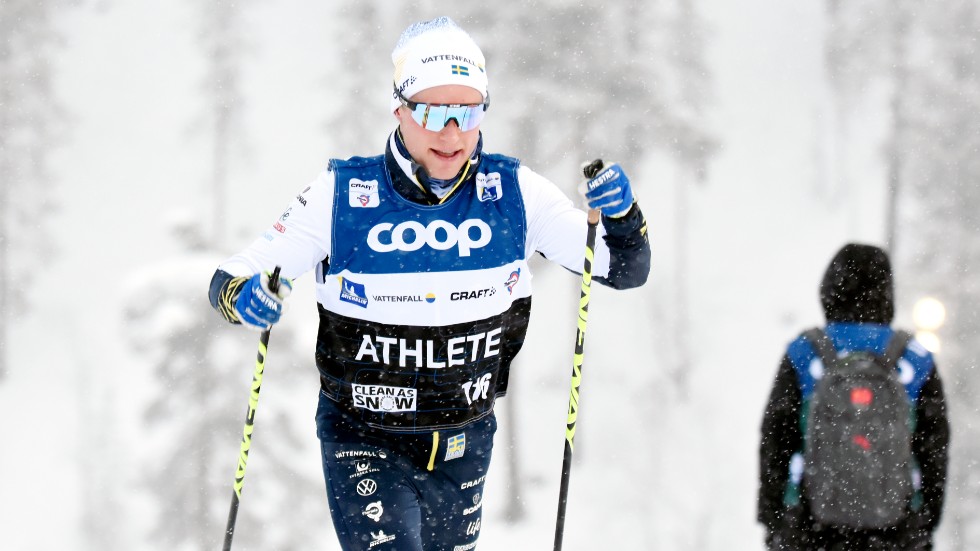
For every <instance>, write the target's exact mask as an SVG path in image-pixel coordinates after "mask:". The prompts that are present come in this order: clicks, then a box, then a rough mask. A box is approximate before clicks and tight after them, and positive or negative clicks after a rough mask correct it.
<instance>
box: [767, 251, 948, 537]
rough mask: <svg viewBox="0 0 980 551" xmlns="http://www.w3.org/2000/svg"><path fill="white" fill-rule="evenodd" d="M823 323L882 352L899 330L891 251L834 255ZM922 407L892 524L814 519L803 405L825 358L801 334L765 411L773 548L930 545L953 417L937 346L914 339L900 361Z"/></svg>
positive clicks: (839, 339)
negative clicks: (907, 483) (908, 494)
mask: <svg viewBox="0 0 980 551" xmlns="http://www.w3.org/2000/svg"><path fill="white" fill-rule="evenodd" d="M820 300H821V303H822V305H823V309H824V313H825V315H826V320H827V325H826V328H825V332H826V334H827V336H828V337H830V340H831V341H832V342H833V344H834V346H835V348H836V349H837V350H848V351H859V350H867V351H871V352H874V353H876V354H882V353H883V352H884V350H885V347H886V345H887V343H888V341H889V339H890V338H891V336H892V334H893V333H894V331H893V330H892V329H891V327H890V324H891V322H892V318H893V316H894V291H893V283H892V270H891V264H890V262H889V259H888V256H887V254H886V253H885V252H884V251H883V250H881V249H879V248H877V247H873V246H870V245H860V244H848V245H846V246H844V247H843V248H842V249H841V250H840V251H839V252H838V253H837V255H836V256H835V257H834V258H833V260H832V261H831V263H830V265H829V266H828V268H827V271H826V273H825V274H824V277H823V281H822V283H821V286H820ZM897 367H898V369H899V372H900V374H901V376H900V379H901V382H902V383H903V384H904V385H905V389H906V391H907V392H908V395H909V399H910V401H911V403H912V406H913V409H914V413H915V417H914V418H915V424H914V430H913V432H912V454H913V457H914V469H913V475H912V487H913V488H914V492H913V494H912V498H911V499H910V500H909V505H908V509H907V510H908V512H907V514H906V516H905V518H904V519H903V520H901V521H900V522H899V523H898V524H896V525H895V526H892V527H888V528H881V529H864V530H857V529H853V528H846V527H839V526H826V525H822V524H820V523H819V522H817V521H816V520H815V519H814V516H813V514H812V511H811V509H810V499H809V497H808V496H807V488H806V483H805V481H804V480H803V474H804V467H803V465H804V456H803V453H804V431H803V428H802V425H801V419H802V417H801V416H802V415H803V414H804V411H803V409H804V408H805V407H806V406H805V404H808V403H809V398H810V396H811V395H812V393H813V390H814V387H815V384H816V382H817V381H819V379H820V375H821V373H822V363H821V362H820V361H819V359H818V356H817V352H816V351H815V350H814V347H813V346H812V345H811V343H810V342H809V341H808V340H807V339H806V338H805V337H803V336H802V335H801V336H800V337H798V338H797V339H795V340H794V341H793V342H792V343H790V345H789V346H788V348H787V350H786V354H785V355H784V356H783V358H782V362H781V363H780V366H779V370H778V373H777V375H776V380H775V383H774V384H773V388H772V392H771V395H770V397H769V402H768V404H767V406H766V410H765V414H764V417H763V420H762V438H761V443H760V446H759V496H758V521H759V522H760V523H762V524H763V526H764V527H765V529H766V545H767V548H768V549H770V550H814V551H816V550H827V551H830V550H861V551H865V550H876V549H882V550H897V549H900V550H921V549H926V550H928V549H932V533H933V532H934V531H935V529H936V527H937V526H938V525H939V521H940V517H941V514H942V508H943V497H944V491H945V484H946V469H947V462H948V455H947V449H948V445H949V425H948V420H947V416H946V404H945V397H944V394H943V387H942V382H941V380H940V376H939V372H938V371H937V370H936V367H935V363H934V361H933V357H932V355H931V354H930V353H929V352H928V351H927V350H926V349H925V348H924V347H922V345H921V344H919V343H918V342H917V341H915V340H912V341H911V342H910V343H909V345H908V347H907V348H906V349H905V351H904V353H903V355H902V358H901V359H900V360H899V362H898V366H897Z"/></svg>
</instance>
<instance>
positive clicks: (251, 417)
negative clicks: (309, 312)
mask: <svg viewBox="0 0 980 551" xmlns="http://www.w3.org/2000/svg"><path fill="white" fill-rule="evenodd" d="M279 270H280V267H279V266H276V269H275V270H273V271H272V275H271V276H270V277H269V289H270V290H271V291H272V292H273V293H275V292H278V291H279ZM271 331H272V329H271V328H269V329H266V330H265V331H263V332H262V335H261V336H260V337H259V351H258V354H257V355H256V357H255V372H254V373H252V390H251V392H250V393H249V396H248V412H247V413H246V414H245V428H244V429H243V430H242V443H241V446H240V447H239V451H238V468H237V469H236V470H235V485H234V492H233V493H232V495H231V510H230V511H229V512H228V524H227V526H226V527H225V543H224V546H223V547H222V550H223V551H231V539H232V537H233V536H234V535H235V522H236V521H237V519H238V504H239V502H240V501H241V499H242V486H244V484H245V464H246V463H247V462H248V451H249V449H251V447H252V427H253V425H254V424H255V411H256V409H258V407H259V391H260V390H261V389H262V375H263V374H264V373H265V354H266V350H267V349H268V347H269V334H270V332H271Z"/></svg>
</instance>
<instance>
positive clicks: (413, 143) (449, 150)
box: [395, 84, 483, 180]
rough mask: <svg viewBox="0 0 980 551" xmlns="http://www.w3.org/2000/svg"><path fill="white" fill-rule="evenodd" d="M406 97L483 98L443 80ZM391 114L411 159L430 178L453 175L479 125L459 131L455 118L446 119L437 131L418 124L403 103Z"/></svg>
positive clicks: (419, 99)
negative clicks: (396, 120) (442, 82)
mask: <svg viewBox="0 0 980 551" xmlns="http://www.w3.org/2000/svg"><path fill="white" fill-rule="evenodd" d="M409 99H410V100H412V101H413V102H417V103H432V104H443V105H445V104H477V103H482V102H483V95H482V94H480V92H479V91H478V90H476V89H474V88H470V87H469V86H462V85H460V84H445V85H442V86H434V87H432V88H427V89H425V90H422V91H421V92H419V93H417V94H415V95H414V96H413V97H411V98H409ZM395 118H397V119H398V123H399V125H400V127H401V132H402V138H404V139H405V147H407V148H408V152H409V154H411V155H412V159H414V160H415V162H417V163H419V164H420V165H422V166H423V167H424V168H425V171H426V172H427V173H428V174H429V176H430V177H432V178H437V179H440V180H446V179H449V178H452V177H454V176H456V174H458V173H459V171H460V169H462V168H463V165H464V164H465V163H466V161H467V160H468V159H469V158H470V154H472V153H473V150H474V149H476V143H477V142H478V141H479V140H480V127H479V126H477V127H475V128H473V129H471V130H468V131H466V132H463V131H462V130H460V129H459V125H458V124H457V123H456V120H451V121H449V123H448V124H446V126H445V127H444V128H442V129H441V130H439V131H438V132H433V131H432V130H427V129H425V128H422V127H421V126H419V123H417V122H415V119H413V118H412V113H411V111H409V110H408V108H407V107H405V106H402V107H399V108H398V109H397V110H396V111H395Z"/></svg>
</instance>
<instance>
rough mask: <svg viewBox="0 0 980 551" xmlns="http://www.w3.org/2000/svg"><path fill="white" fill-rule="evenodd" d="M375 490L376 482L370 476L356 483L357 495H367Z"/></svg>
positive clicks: (376, 488) (376, 489)
mask: <svg viewBox="0 0 980 551" xmlns="http://www.w3.org/2000/svg"><path fill="white" fill-rule="evenodd" d="M376 491H378V483H377V482H375V481H373V480H371V479H370V478H365V479H364V480H362V481H360V482H358V483H357V495H359V496H363V497H367V496H369V495H371V494H373V493H374V492H376Z"/></svg>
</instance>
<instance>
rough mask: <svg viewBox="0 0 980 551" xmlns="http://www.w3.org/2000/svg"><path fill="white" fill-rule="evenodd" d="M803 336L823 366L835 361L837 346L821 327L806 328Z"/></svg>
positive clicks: (832, 363) (828, 365)
mask: <svg viewBox="0 0 980 551" xmlns="http://www.w3.org/2000/svg"><path fill="white" fill-rule="evenodd" d="M803 337H805V338H806V340H808V341H810V344H812V345H813V349H814V350H816V351H817V355H818V356H820V360H822V361H823V364H824V365H825V366H827V367H830V366H831V365H834V364H836V363H837V348H835V347H834V343H833V341H831V340H830V337H828V336H827V333H826V332H824V330H823V329H822V328H820V327H814V328H813V329H807V330H806V331H805V332H804V333H803ZM896 361H897V360H896Z"/></svg>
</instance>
